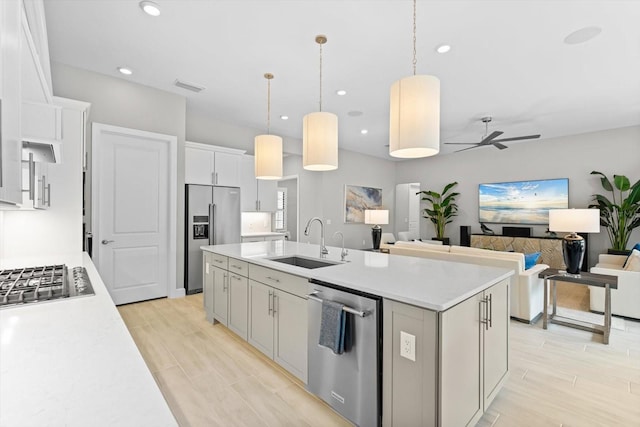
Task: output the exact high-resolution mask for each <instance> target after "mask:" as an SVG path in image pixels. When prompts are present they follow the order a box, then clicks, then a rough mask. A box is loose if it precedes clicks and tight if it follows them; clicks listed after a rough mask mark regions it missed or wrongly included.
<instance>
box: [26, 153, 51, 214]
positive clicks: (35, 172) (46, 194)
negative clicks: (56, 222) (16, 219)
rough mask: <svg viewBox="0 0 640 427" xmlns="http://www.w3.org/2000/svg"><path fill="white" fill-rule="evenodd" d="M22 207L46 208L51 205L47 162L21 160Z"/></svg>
mask: <svg viewBox="0 0 640 427" xmlns="http://www.w3.org/2000/svg"><path fill="white" fill-rule="evenodd" d="M22 185H23V188H22V208H23V209H25V208H26V209H30V208H34V209H47V208H50V207H51V183H50V182H49V164H48V163H41V162H31V163H30V162H29V161H26V162H25V161H23V162H22Z"/></svg>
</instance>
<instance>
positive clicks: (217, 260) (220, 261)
mask: <svg viewBox="0 0 640 427" xmlns="http://www.w3.org/2000/svg"><path fill="white" fill-rule="evenodd" d="M214 261H215V262H217V263H218V264H223V263H224V261H222V260H219V259H214Z"/></svg>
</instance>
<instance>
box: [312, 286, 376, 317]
mask: <svg viewBox="0 0 640 427" xmlns="http://www.w3.org/2000/svg"><path fill="white" fill-rule="evenodd" d="M318 293H319V291H313V292H311V293H310V294H309V295H307V298H308V299H310V300H312V301H317V302H319V303H322V301H323V300H322V299H320V298H318V297H317V296H316V295H317V294H318ZM342 311H344V312H347V313H351V314H355V315H356V316H360V317H367V315H368V314H369V312H368V311H359V310H356V309H355V308H351V307H348V306H346V305H345V306H343V307H342Z"/></svg>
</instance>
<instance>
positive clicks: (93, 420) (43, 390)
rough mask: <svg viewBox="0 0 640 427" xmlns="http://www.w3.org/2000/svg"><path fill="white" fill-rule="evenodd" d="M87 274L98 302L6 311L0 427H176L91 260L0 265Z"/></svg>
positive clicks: (1, 326)
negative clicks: (56, 267)
mask: <svg viewBox="0 0 640 427" xmlns="http://www.w3.org/2000/svg"><path fill="white" fill-rule="evenodd" d="M51 264H66V265H67V266H68V267H69V268H71V267H75V266H83V267H85V268H86V270H87V273H88V276H89V279H90V280H91V284H92V285H93V289H94V291H95V295H91V296H83V297H78V298H67V299H60V300H56V301H51V302H38V303H30V304H25V305H21V306H15V307H7V308H3V309H2V310H0V336H1V339H0V426H2V427H5V426H6V427H14V426H20V427H22V426H25V427H28V426H34V427H35V426H38V427H41V426H78V427H85V426H105V427H107V426H109V427H114V426H122V427H125V426H154V427H155V426H158V427H161V426H167V427H168V426H177V425H178V424H177V422H176V420H175V418H174V417H173V414H172V413H171V410H170V409H169V407H168V405H167V403H166V401H165V400H164V398H163V396H162V393H161V392H160V389H159V388H158V386H157V385H156V383H155V381H154V379H153V376H152V375H151V372H149V369H148V368H147V366H146V364H145V362H144V360H143V359H142V356H141V355H140V352H139V351H138V349H137V347H136V345H135V343H134V341H133V339H132V338H131V335H130V334H129V331H128V330H127V328H126V326H125V324H124V322H123V321H122V318H121V317H120V314H119V313H118V311H117V309H116V307H115V305H114V304H113V301H112V300H111V297H110V296H109V294H108V292H107V289H106V288H105V285H104V283H103V282H102V279H101V278H100V276H99V275H98V272H97V271H96V269H95V267H94V265H93V263H92V261H91V259H90V258H89V256H88V255H87V254H86V253H84V254H80V253H78V254H72V255H54V256H45V257H38V258H31V259H13V260H2V262H1V263H0V269H1V268H18V267H28V266H38V265H51Z"/></svg>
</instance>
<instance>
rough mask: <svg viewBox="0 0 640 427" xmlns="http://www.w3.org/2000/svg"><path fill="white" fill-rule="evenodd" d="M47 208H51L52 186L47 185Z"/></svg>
mask: <svg viewBox="0 0 640 427" xmlns="http://www.w3.org/2000/svg"><path fill="white" fill-rule="evenodd" d="M47 206H48V207H51V184H47Z"/></svg>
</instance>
